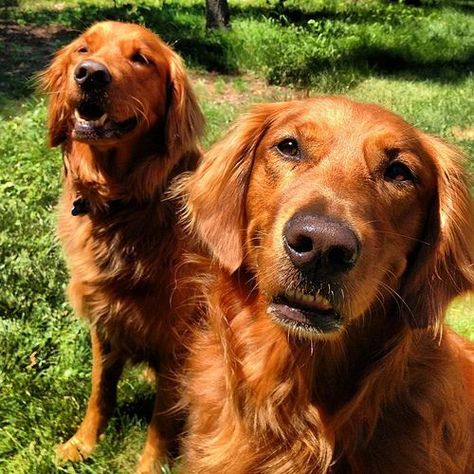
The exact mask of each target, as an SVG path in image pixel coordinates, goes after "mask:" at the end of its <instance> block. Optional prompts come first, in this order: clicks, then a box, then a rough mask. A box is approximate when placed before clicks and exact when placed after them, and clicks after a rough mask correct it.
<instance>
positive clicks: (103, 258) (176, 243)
mask: <svg viewBox="0 0 474 474" xmlns="http://www.w3.org/2000/svg"><path fill="white" fill-rule="evenodd" d="M58 231H59V237H60V239H61V241H62V243H63V246H64V250H65V253H66V259H67V263H68V266H69V270H70V274H71V282H70V285H69V290H68V291H69V297H70V301H71V304H72V305H73V307H74V309H75V310H76V311H77V313H78V314H80V315H81V316H83V317H86V318H87V319H88V320H89V321H90V322H91V323H92V324H94V325H95V326H96V327H97V329H98V330H100V331H105V332H106V337H107V339H109V340H111V341H113V343H114V346H116V345H118V346H119V347H121V348H122V349H123V350H124V351H125V352H126V353H128V354H129V355H130V357H131V358H132V359H138V360H148V361H153V360H155V359H156V358H157V355H158V354H157V352H161V351H162V350H164V345H167V343H168V342H169V341H170V335H169V334H166V331H163V330H160V327H161V325H165V326H164V327H167V326H168V325H169V321H170V318H172V317H173V315H172V314H171V311H172V310H171V308H172V307H173V305H172V298H173V296H171V297H170V295H173V285H174V281H175V277H176V268H177V263H178V259H179V255H180V252H181V247H180V238H179V236H178V235H177V232H176V226H175V216H174V210H173V209H172V207H171V205H170V204H169V203H168V204H163V203H162V202H161V201H160V199H159V198H157V199H154V200H153V201H152V202H149V203H146V204H141V205H138V204H136V203H128V204H125V203H124V204H123V205H121V206H120V207H118V208H117V207H114V208H112V209H110V210H108V211H107V210H106V211H104V212H100V213H98V212H90V213H87V214H85V215H82V216H73V215H71V196H70V195H68V194H67V193H65V195H64V196H63V198H62V201H61V203H60V214H59V222H58ZM171 339H172V337H171Z"/></svg>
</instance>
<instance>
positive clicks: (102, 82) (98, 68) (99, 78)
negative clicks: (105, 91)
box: [74, 60, 112, 89]
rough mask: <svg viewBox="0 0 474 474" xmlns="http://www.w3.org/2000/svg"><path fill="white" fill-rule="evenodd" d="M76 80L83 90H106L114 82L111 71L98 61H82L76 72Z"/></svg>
mask: <svg viewBox="0 0 474 474" xmlns="http://www.w3.org/2000/svg"><path fill="white" fill-rule="evenodd" d="M74 80H75V81H76V82H77V84H79V85H80V86H81V87H82V88H91V89H95V88H97V89H100V88H104V87H105V86H107V85H108V84H109V82H110V81H111V80H112V76H111V75H110V72H109V70H108V69H107V68H106V67H105V66H104V65H103V64H102V63H99V62H97V61H91V60H87V61H82V63H80V64H78V65H77V67H76V69H75V71H74Z"/></svg>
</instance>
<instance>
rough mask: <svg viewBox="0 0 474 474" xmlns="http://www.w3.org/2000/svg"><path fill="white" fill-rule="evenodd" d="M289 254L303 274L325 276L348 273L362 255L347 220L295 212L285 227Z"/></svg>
mask: <svg viewBox="0 0 474 474" xmlns="http://www.w3.org/2000/svg"><path fill="white" fill-rule="evenodd" d="M283 241H284V247H285V250H286V253H287V254H288V256H289V258H290V260H291V262H292V263H293V265H294V266H295V267H297V268H298V269H299V270H301V271H302V272H304V273H310V274H312V275H318V276H322V277H330V276H335V275H338V274H341V273H345V272H348V271H349V270H350V269H351V268H352V267H354V265H355V263H356V261H357V258H358V257H359V248H360V243H359V240H358V238H357V237H356V235H355V233H354V231H353V230H352V229H351V228H350V227H349V226H348V225H347V224H345V223H342V222H339V221H336V220H332V219H329V218H328V217H325V216H320V215H315V214H295V215H294V216H293V217H292V218H291V219H290V220H289V221H288V222H287V223H286V225H285V227H284V229H283Z"/></svg>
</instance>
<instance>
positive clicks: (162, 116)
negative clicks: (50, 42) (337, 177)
mask: <svg viewBox="0 0 474 474" xmlns="http://www.w3.org/2000/svg"><path fill="white" fill-rule="evenodd" d="M104 67H105V68H106V71H105V72H104ZM81 68H82V69H81ZM97 68H98V69H99V73H97V75H95V76H94V75H93V74H94V73H95V71H96V70H97ZM86 71H87V72H86ZM86 76H87V77H86ZM84 78H86V79H87V80H89V79H90V80H89V82H88V83H86V84H85V85H83V82H84V80H85V79H84ZM91 78H92V79H91ZM41 80H42V85H43V87H44V89H45V90H46V91H47V92H48V93H49V137H50V144H51V146H58V145H61V146H62V148H63V157H64V189H63V194H62V197H61V200H60V203H59V221H58V233H59V237H60V239H61V242H62V244H63V247H64V251H65V254H66V259H67V263H68V267H69V271H70V276H71V279H70V283H69V287H68V295H69V300H70V302H71V304H72V306H73V308H74V310H75V312H76V313H77V314H78V315H81V316H83V317H85V318H87V319H88V320H89V322H90V323H91V339H92V350H93V371H92V393H91V396H90V399H89V404H88V409H87V413H86V416H85V418H84V421H83V422H82V424H81V426H80V427H79V429H78V431H77V432H76V434H75V435H74V436H73V437H72V438H71V439H70V440H69V441H67V442H66V443H65V444H63V445H62V446H60V447H59V449H58V454H59V456H60V458H62V459H65V460H73V461H75V460H79V459H83V458H86V457H87V456H89V455H90V453H91V452H92V451H93V449H94V448H95V446H96V443H97V441H98V438H99V436H100V435H101V433H102V432H103V431H104V429H105V426H106V424H107V421H108V419H109V417H110V415H111V412H112V410H113V407H114V404H115V398H116V385H117V382H118V379H119V377H120V374H121V371H122V368H123V366H124V364H125V362H126V361H127V360H132V361H134V362H135V361H146V362H148V363H149V364H150V366H151V367H152V368H153V369H155V371H156V372H157V374H158V376H159V379H160V383H159V385H158V388H157V396H156V402H155V408H154V413H153V417H152V420H151V422H150V425H149V430H148V437H147V442H146V445H145V450H144V453H143V455H142V458H141V462H140V466H139V471H140V472H158V470H159V463H160V462H162V461H164V459H165V458H166V455H167V453H168V451H169V449H170V446H169V443H170V440H171V439H172V437H173V436H174V435H175V432H176V430H177V429H178V428H176V426H175V425H176V424H177V421H179V420H177V419H175V418H176V417H175V416H174V415H173V416H172V415H170V414H169V413H167V412H166V410H168V409H169V408H170V406H172V405H173V404H174V403H175V401H176V400H175V399H176V395H175V393H176V392H175V378H174V373H175V372H176V370H177V367H178V366H179V364H180V360H181V359H182V356H183V353H184V350H185V348H184V345H183V343H184V340H185V339H186V327H187V323H186V319H187V317H188V316H189V311H188V306H187V297H188V296H189V294H188V293H187V292H188V291H190V290H189V289H187V290H186V291H185V290H184V289H182V288H176V287H175V279H176V277H177V274H178V273H179V272H185V271H186V269H185V268H183V267H182V265H181V263H182V252H183V236H182V235H181V233H180V231H179V229H178V228H177V225H176V217H175V209H174V205H173V204H172V203H171V202H169V201H163V196H164V193H165V191H166V190H167V188H168V184H169V182H170V180H171V179H173V177H175V176H176V175H178V174H179V173H181V172H182V171H189V170H192V169H194V167H195V165H196V163H197V160H198V157H199V155H200V149H199V146H198V137H199V135H200V133H201V131H202V128H203V117H202V114H201V111H200V109H199V107H198V104H197V102H196V99H195V96H194V93H193V91H192V89H191V86H190V84H189V81H188V78H187V76H186V72H185V70H184V67H183V64H182V62H181V60H180V58H179V57H178V56H177V55H176V54H175V53H174V52H173V51H172V50H171V49H170V48H169V47H168V46H167V45H165V43H163V42H162V41H161V40H160V38H159V37H158V36H156V35H155V34H153V33H152V32H151V31H149V30H147V29H145V28H143V27H140V26H138V25H131V24H124V23H117V22H102V23H98V24H96V25H94V26H92V27H91V28H90V29H88V30H87V31H86V32H85V33H84V34H82V35H81V36H80V37H79V38H77V39H76V40H75V41H73V42H72V43H71V44H69V45H67V46H66V47H64V48H63V49H61V50H60V51H59V52H58V53H57V54H56V57H55V58H54V60H53V61H52V63H51V65H50V66H49V68H48V69H47V70H46V71H45V72H44V73H43V75H42V78H41ZM81 114H82V115H81ZM100 114H105V115H103V116H102V118H99V117H98V116H99V115H100ZM104 117H105V118H104ZM102 119H103V120H106V122H105V125H104V124H102V125H100V124H98V122H99V121H100V120H102ZM71 208H74V209H75V212H77V213H79V215H71Z"/></svg>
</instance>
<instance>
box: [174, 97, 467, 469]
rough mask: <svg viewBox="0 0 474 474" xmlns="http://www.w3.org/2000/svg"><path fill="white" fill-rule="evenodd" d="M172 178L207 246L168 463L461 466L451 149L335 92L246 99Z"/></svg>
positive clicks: (461, 239) (459, 247)
mask: <svg viewBox="0 0 474 474" xmlns="http://www.w3.org/2000/svg"><path fill="white" fill-rule="evenodd" d="M177 192H179V193H181V194H182V196H184V198H183V199H184V203H185V204H184V208H183V209H184V219H185V221H186V222H187V224H188V226H189V227H190V229H192V231H194V235H195V236H197V237H198V238H199V239H200V240H201V242H202V245H203V246H204V248H205V249H207V250H206V251H204V252H203V253H202V255H200V256H199V255H197V256H196V259H198V260H199V259H200V261H201V267H202V269H203V272H204V273H203V275H202V276H201V280H202V284H203V285H204V288H203V291H202V298H203V305H202V308H203V311H204V314H203V316H202V324H201V325H200V327H198V328H196V329H195V331H194V332H195V336H194V339H193V342H192V349H191V351H190V357H189V360H188V363H187V365H186V369H187V370H186V373H185V375H184V376H183V379H184V387H185V391H184V403H187V405H188V409H189V410H190V414H189V421H188V424H187V436H186V439H185V442H184V472H186V473H187V474H188V473H203V474H204V473H206V474H210V473H223V472H225V473H228V474H239V473H242V474H244V473H246V474H248V473H252V474H257V473H260V474H263V473H265V474H306V473H329V472H330V473H344V474H347V473H361V474H369V473H370V474H372V473H380V474H390V473H393V474H400V473H417V474H421V473H426V474H435V473H439V474H441V473H443V474H447V473H449V474H455V473H459V474H461V473H468V472H470V473H472V472H474V471H473V469H474V459H473V455H474V347H473V345H472V344H470V343H469V342H467V341H465V340H463V339H462V338H461V337H460V336H457V335H456V334H455V333H454V332H453V331H452V330H450V329H449V328H447V327H446V326H445V324H444V322H443V321H444V317H445V313H446V308H447V306H448V304H449V303H450V302H451V301H452V299H453V298H454V297H456V296H458V295H461V294H463V293H465V292H467V291H470V290H472V289H473V286H474V243H473V239H474V217H473V210H472V204H471V200H470V197H469V191H468V185H467V183H466V176H465V174H464V173H463V170H462V168H461V165H460V164H459V156H458V152H457V151H456V150H454V149H453V148H451V147H450V146H448V145H447V144H445V143H443V142H442V141H441V140H439V139H437V138H434V137H431V136H429V135H427V134H425V133H423V132H421V131H420V130H418V129H416V128H414V127H412V126H411V125H409V124H408V123H406V122H405V121H403V120H402V119H401V118H400V117H398V116H397V115H395V114H393V113H391V112H389V111H387V110H384V109H382V108H381V107H378V106H376V105H371V104H363V103H358V102H353V101H351V100H349V99H347V98H342V97H321V98H315V99H312V100H305V101H295V102H286V103H276V104H263V105H258V106H256V107H255V108H254V109H253V110H252V111H251V112H250V113H249V114H248V115H246V116H244V117H243V118H242V119H241V120H239V121H238V122H237V124H236V125H235V126H234V127H233V128H232V129H231V131H230V132H229V133H228V134H227V135H226V136H225V137H224V138H223V139H222V141H221V142H220V143H218V144H217V145H215V146H214V147H213V148H212V149H211V150H210V151H209V153H208V154H207V155H206V156H205V158H204V159H203V162H202V164H200V165H199V167H198V169H197V171H196V173H195V174H194V175H191V176H189V177H187V178H184V179H182V180H181V182H180V184H179V186H178V187H177ZM206 267H207V268H208V270H207V272H206Z"/></svg>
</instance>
